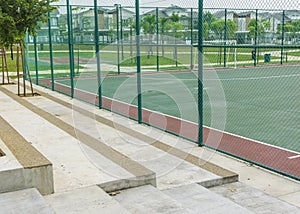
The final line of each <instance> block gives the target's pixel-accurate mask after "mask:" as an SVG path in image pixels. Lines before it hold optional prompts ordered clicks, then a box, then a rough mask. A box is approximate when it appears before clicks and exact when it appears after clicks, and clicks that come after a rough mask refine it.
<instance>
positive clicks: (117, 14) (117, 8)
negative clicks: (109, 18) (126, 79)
mask: <svg viewBox="0 0 300 214" xmlns="http://www.w3.org/2000/svg"><path fill="white" fill-rule="evenodd" d="M115 7H116V20H117V23H116V24H117V50H118V53H117V57H118V59H117V60H118V62H117V63H118V74H120V32H119V5H118V4H115Z"/></svg>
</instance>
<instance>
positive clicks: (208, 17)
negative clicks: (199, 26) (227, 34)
mask: <svg viewBox="0 0 300 214" xmlns="http://www.w3.org/2000/svg"><path fill="white" fill-rule="evenodd" d="M203 20H204V22H203V37H204V39H205V40H207V39H208V37H209V30H210V29H211V25H212V23H213V22H215V21H216V20H217V19H216V17H215V16H214V15H213V14H212V13H211V12H209V11H207V12H205V13H204V14H203Z"/></svg>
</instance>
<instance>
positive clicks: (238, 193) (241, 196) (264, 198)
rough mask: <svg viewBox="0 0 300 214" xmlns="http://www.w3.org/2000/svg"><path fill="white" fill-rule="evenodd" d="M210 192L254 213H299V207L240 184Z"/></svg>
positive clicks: (219, 187) (216, 188)
mask: <svg viewBox="0 0 300 214" xmlns="http://www.w3.org/2000/svg"><path fill="white" fill-rule="evenodd" d="M210 190H211V191H213V192H214V193H217V194H218V195H222V196H223V197H226V198H228V199H230V200H231V201H233V202H234V203H236V204H239V205H241V206H243V207H245V208H247V209H248V210H251V211H253V212H254V213H258V214H259V213H285V214H287V213H291V214H292V213H300V208H299V207H296V206H293V205H291V204H289V203H287V202H284V201H281V200H280V199H278V198H275V197H272V196H270V195H268V194H266V193H264V192H262V191H260V190H257V189H255V188H253V187H250V186H248V185H246V184H243V183H241V182H236V183H231V184H225V185H222V186H218V187H213V188H210Z"/></svg>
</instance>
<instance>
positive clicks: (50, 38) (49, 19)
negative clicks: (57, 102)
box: [48, 12, 54, 91]
mask: <svg viewBox="0 0 300 214" xmlns="http://www.w3.org/2000/svg"><path fill="white" fill-rule="evenodd" d="M48 37H49V40H48V43H49V52H50V71H51V90H52V91H54V68H53V47H52V30H51V14H50V12H48Z"/></svg>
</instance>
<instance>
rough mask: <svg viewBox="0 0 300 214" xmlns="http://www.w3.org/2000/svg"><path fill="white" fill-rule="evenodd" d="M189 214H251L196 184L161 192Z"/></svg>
mask: <svg viewBox="0 0 300 214" xmlns="http://www.w3.org/2000/svg"><path fill="white" fill-rule="evenodd" d="M162 192H163V193H164V194H166V195H168V196H169V197H171V198H173V199H175V200H176V201H178V203H180V204H182V205H183V206H184V207H186V208H187V209H189V210H190V211H191V213H224V211H225V210H226V212H228V213H231V214H234V213H237V214H238V213H244V214H247V213H252V212H251V211H249V210H248V209H246V208H244V207H242V206H240V205H238V204H236V203H234V202H232V201H231V200H229V199H227V198H225V197H223V196H220V195H218V194H216V193H214V192H212V191H210V190H209V189H206V188H205V187H202V186H200V185H198V184H189V185H184V186H180V187H175V188H170V189H166V190H163V191H162Z"/></svg>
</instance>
